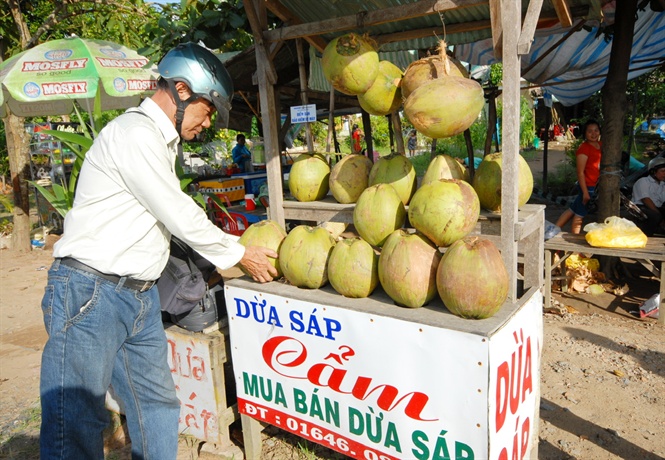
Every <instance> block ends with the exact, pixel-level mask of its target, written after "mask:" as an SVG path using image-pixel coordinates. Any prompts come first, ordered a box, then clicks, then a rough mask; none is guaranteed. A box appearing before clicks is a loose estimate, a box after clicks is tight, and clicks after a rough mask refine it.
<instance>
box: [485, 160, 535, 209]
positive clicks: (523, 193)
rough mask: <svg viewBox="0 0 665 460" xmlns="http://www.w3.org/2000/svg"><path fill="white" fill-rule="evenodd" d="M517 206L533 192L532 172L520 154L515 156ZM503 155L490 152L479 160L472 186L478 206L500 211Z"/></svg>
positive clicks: (524, 202) (523, 202) (523, 203)
mask: <svg viewBox="0 0 665 460" xmlns="http://www.w3.org/2000/svg"><path fill="white" fill-rule="evenodd" d="M517 157H518V158H517V164H518V168H517V178H516V180H517V206H518V207H520V206H524V205H525V204H526V202H527V201H529V198H531V193H533V173H532V172H531V168H530V167H529V164H528V163H527V162H526V160H525V159H524V157H523V156H522V155H518V156H517ZM502 175H503V155H502V153H501V152H498V153H491V154H489V155H486V156H485V157H484V158H483V161H481V162H480V165H479V166H478V170H476V174H475V175H474V176H473V188H474V189H475V190H476V193H477V194H478V199H479V200H480V206H481V207H482V208H483V209H487V210H488V211H492V212H496V213H500V212H501V182H502Z"/></svg>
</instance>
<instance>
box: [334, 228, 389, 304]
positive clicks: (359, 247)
mask: <svg viewBox="0 0 665 460" xmlns="http://www.w3.org/2000/svg"><path fill="white" fill-rule="evenodd" d="M378 263H379V255H378V253H377V252H376V251H375V250H374V248H373V247H372V246H371V245H370V244H369V243H368V242H367V241H365V240H363V239H361V238H350V239H346V240H342V241H340V242H338V243H337V244H336V245H335V247H334V248H333V250H332V253H331V254H330V259H329V260H328V281H330V284H331V286H332V287H333V288H334V289H335V290H336V291H337V292H339V293H340V294H342V295H343V296H346V297H353V298H362V297H367V296H369V295H370V294H371V293H372V292H373V291H374V289H375V288H376V286H377V285H378V284H379V272H378Z"/></svg>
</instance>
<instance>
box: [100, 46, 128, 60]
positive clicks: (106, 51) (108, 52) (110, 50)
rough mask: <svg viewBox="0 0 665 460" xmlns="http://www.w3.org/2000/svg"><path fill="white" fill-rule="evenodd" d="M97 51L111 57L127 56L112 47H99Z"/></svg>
mask: <svg viewBox="0 0 665 460" xmlns="http://www.w3.org/2000/svg"><path fill="white" fill-rule="evenodd" d="M99 52H100V53H102V54H104V55H106V56H108V57H111V58H113V59H125V58H126V57H127V55H126V54H125V53H123V52H122V51H120V50H114V49H113V48H99Z"/></svg>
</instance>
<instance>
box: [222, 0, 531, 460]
mask: <svg viewBox="0 0 665 460" xmlns="http://www.w3.org/2000/svg"><path fill="white" fill-rule="evenodd" d="M521 3H522V2H498V1H495V0H491V1H489V2H488V3H486V2H476V1H474V0H458V1H452V2H451V1H443V0H425V1H418V2H407V3H405V4H400V5H399V6H392V7H390V8H386V9H382V10H376V11H363V12H361V13H359V14H358V15H356V14H353V13H349V14H348V15H347V16H343V17H328V18H320V19H319V21H318V22H315V23H302V20H301V18H299V17H298V15H297V14H295V13H293V12H292V11H290V10H289V9H288V8H287V7H286V6H285V5H284V2H280V1H277V0H275V1H270V2H262V1H259V0H249V1H247V2H245V3H244V7H245V11H246V13H247V17H248V20H249V22H250V25H251V27H252V33H253V36H254V44H255V54H256V66H257V67H256V68H257V70H256V73H255V75H254V77H255V80H254V81H256V83H257V84H258V92H259V104H258V105H259V106H260V108H261V119H262V127H263V137H264V142H265V153H266V163H267V165H266V166H267V168H266V174H267V179H268V188H269V201H270V218H271V219H273V220H275V221H276V222H277V223H278V224H280V225H281V226H283V227H284V226H285V219H286V218H289V219H296V220H312V221H316V222H321V221H342V222H344V221H347V222H348V221H349V220H348V219H349V216H350V215H352V211H353V205H350V206H349V205H337V204H335V203H330V202H326V201H323V202H315V203H293V202H286V201H285V200H284V193H283V189H282V176H281V172H280V139H279V136H280V126H281V121H280V111H281V110H282V109H284V108H283V107H280V106H279V102H280V99H279V91H280V89H279V86H278V76H277V73H276V71H275V65H274V62H273V60H272V56H274V55H275V53H276V52H277V50H278V49H279V48H280V46H281V45H282V44H283V41H285V40H289V39H296V40H300V39H304V40H307V41H308V42H309V44H310V45H311V46H313V47H315V48H316V49H317V51H319V52H321V51H322V50H323V48H324V47H325V45H326V44H327V40H326V39H324V38H323V36H324V35H327V36H328V37H330V36H331V35H339V34H341V33H344V32H352V31H353V32H358V33H360V34H363V33H366V32H368V30H367V28H370V27H372V26H377V25H380V24H385V23H390V22H395V23H397V22H398V21H400V20H405V21H408V20H410V19H413V18H424V17H426V16H430V17H436V18H443V15H444V14H445V13H446V12H453V11H455V10H458V9H460V10H461V9H464V8H468V7H477V6H478V5H480V4H483V5H482V6H483V7H485V8H487V9H488V12H489V20H488V21H487V26H489V25H490V24H491V30H492V36H493V37H494V51H495V54H496V55H497V56H500V57H502V61H503V77H504V79H503V88H502V90H503V117H502V133H501V134H502V136H501V137H502V139H503V148H502V151H503V172H502V174H503V176H502V179H503V187H502V191H501V195H502V214H501V216H496V215H485V214H484V215H483V218H482V219H481V221H480V223H479V227H478V229H477V233H480V234H483V235H487V237H488V238H492V239H494V240H495V241H496V242H497V243H498V245H499V247H500V249H501V254H502V257H503V260H504V263H505V265H506V267H507V269H508V273H509V277H510V286H509V294H508V300H507V301H506V303H505V304H504V305H503V307H502V309H501V311H500V312H499V313H498V314H497V315H496V316H495V317H493V318H490V319H487V320H482V321H471V320H463V319H460V318H457V317H455V316H453V315H452V314H450V313H448V312H447V310H446V309H445V307H443V305H442V304H441V302H440V301H439V300H438V299H437V300H436V301H432V303H431V304H430V305H428V306H426V307H423V308H420V309H413V310H411V309H406V308H400V307H397V306H395V305H394V304H393V302H392V300H390V299H389V298H388V297H387V296H385V295H384V294H383V292H382V291H381V290H380V288H378V289H377V292H375V293H374V294H373V295H372V296H371V297H370V298H368V299H347V298H344V297H342V296H340V295H338V294H336V293H335V292H334V291H332V290H331V288H330V287H327V288H324V289H319V290H312V291H309V290H303V289H298V288H295V287H292V286H288V285H285V284H283V283H280V282H273V283H268V284H265V285H260V284H257V283H253V282H251V281H249V280H248V279H245V278H242V279H236V280H232V281H229V282H228V283H227V285H226V287H225V296H226V299H227V309H228V312H229V323H230V332H231V336H232V347H231V348H232V352H233V356H234V366H235V376H236V385H237V392H238V398H239V399H238V402H239V406H238V409H239V411H240V413H241V414H242V415H241V419H242V422H243V433H244V438H245V454H246V458H248V459H251V460H254V459H257V460H258V459H260V458H261V436H260V431H261V427H262V426H263V425H262V424H265V423H269V424H272V425H275V426H278V427H280V428H283V429H285V430H287V431H291V432H293V433H296V434H298V435H299V436H302V437H304V438H306V439H309V440H311V441H314V442H317V443H320V444H323V445H325V446H328V447H331V448H332V449H334V450H337V451H339V452H342V453H344V454H346V455H348V456H351V457H353V458H360V459H368V460H374V459H377V460H378V459H396V458H409V459H412V458H417V459H419V460H421V459H434V458H458V459H464V458H466V459H471V458H476V459H480V458H482V459H489V458H491V459H496V460H503V459H506V460H508V459H509V458H531V457H533V456H537V439H538V425H539V424H538V407H539V391H540V382H539V379H540V351H541V347H542V317H541V315H542V285H543V222H544V218H543V215H544V212H543V207H542V206H540V207H538V206H536V207H523V208H522V210H521V211H518V205H517V202H518V191H517V181H516V180H515V178H516V177H517V171H518V161H517V160H518V155H519V120H520V114H519V110H520V102H519V101H520V93H519V92H520V55H521V54H525V53H527V52H528V49H529V47H530V43H531V40H532V39H533V33H534V30H535V28H536V24H537V21H538V16H539V13H540V8H541V5H542V2H539V1H532V2H530V3H529V5H528V10H527V11H526V13H525V14H524V15H523V11H522V10H521V6H522V5H521ZM295 6H296V5H295V4H293V5H292V7H295ZM327 6H328V5H327V4H326V3H325V2H324V3H323V4H322V5H320V9H321V10H324V9H325V7H327ZM266 8H270V9H271V11H272V12H273V13H275V14H277V16H278V17H280V19H282V20H283V21H284V23H285V24H287V25H285V26H283V27H280V28H278V29H273V30H268V21H267V15H266ZM303 8H304V6H303ZM294 11H295V10H294ZM342 14H343V13H342ZM440 20H441V21H442V20H443V19H440ZM440 25H441V24H440V23H439V26H440ZM487 26H486V27H487ZM409 27H417V26H416V23H415V22H414V23H404V22H402V23H399V24H395V27H393V28H392V29H393V30H400V33H399V34H389V33H388V34H387V35H385V36H383V37H381V40H382V42H383V43H390V42H391V41H399V40H404V39H407V37H408V38H411V39H413V38H422V37H424V36H425V35H428V36H432V35H435V34H436V33H438V31H439V30H440V29H439V28H437V29H436V31H435V30H434V29H433V28H426V29H421V30H411V31H410V30H408V28H409ZM444 33H445V28H444ZM418 34H421V35H418ZM400 37H401V38H400ZM298 45H299V48H300V46H301V42H299V41H298ZM299 53H300V51H299ZM299 61H300V59H299ZM306 78H307V77H306V75H305V71H304V64H303V65H302V66H301V68H300V87H301V92H302V93H303V99H304V100H303V101H302V104H307V101H306V94H305V93H306ZM334 99H335V95H334V94H333V92H331V95H330V100H331V108H330V111H331V112H332V111H333V108H332V101H333V100H334ZM367 118H369V117H367ZM367 121H368V123H369V119H368V120H367ZM369 140H370V141H371V139H369ZM370 150H371V149H370ZM478 282H479V283H481V282H482V280H478ZM468 288H469V289H473V286H469V287H468Z"/></svg>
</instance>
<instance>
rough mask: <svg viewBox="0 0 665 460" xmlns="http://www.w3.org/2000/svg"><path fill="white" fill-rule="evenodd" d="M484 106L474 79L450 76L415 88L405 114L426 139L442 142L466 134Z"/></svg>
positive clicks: (406, 102)
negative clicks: (443, 139)
mask: <svg viewBox="0 0 665 460" xmlns="http://www.w3.org/2000/svg"><path fill="white" fill-rule="evenodd" d="M484 104H485V97H484V95H483V88H482V87H481V86H480V84H478V82H476V81H475V80H471V79H469V78H462V77H454V76H449V77H446V78H438V79H436V80H432V81H430V82H427V83H425V84H422V85H420V86H419V87H418V88H416V89H415V90H414V91H413V92H412V93H411V94H410V95H409V97H407V98H406V101H405V102H404V113H405V114H406V116H407V118H408V119H409V120H410V121H411V123H413V126H414V127H415V128H416V129H417V130H418V131H419V132H421V133H422V134H424V135H425V136H428V137H431V138H434V139H440V138H445V137H451V136H454V135H456V134H459V133H462V132H464V131H465V130H466V129H467V128H468V127H469V126H471V125H472V124H473V122H474V121H475V120H476V118H478V114H479V113H480V111H481V110H482V108H483V106H484Z"/></svg>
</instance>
